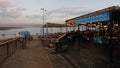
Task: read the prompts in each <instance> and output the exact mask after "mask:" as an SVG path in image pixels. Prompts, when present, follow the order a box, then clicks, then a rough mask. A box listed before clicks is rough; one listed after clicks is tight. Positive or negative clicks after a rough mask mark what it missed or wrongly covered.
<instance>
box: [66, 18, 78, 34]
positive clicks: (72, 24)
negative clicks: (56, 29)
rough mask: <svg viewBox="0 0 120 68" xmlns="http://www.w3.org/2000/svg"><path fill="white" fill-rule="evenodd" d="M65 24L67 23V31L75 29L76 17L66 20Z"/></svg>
mask: <svg viewBox="0 0 120 68" xmlns="http://www.w3.org/2000/svg"><path fill="white" fill-rule="evenodd" d="M65 24H66V32H67V31H68V29H70V31H71V30H75V27H76V24H75V18H73V19H69V20H66V21H65ZM71 28H72V29H71Z"/></svg>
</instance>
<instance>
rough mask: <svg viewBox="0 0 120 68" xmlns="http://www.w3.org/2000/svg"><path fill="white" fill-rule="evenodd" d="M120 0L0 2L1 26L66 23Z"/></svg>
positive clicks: (27, 0)
mask: <svg viewBox="0 0 120 68" xmlns="http://www.w3.org/2000/svg"><path fill="white" fill-rule="evenodd" d="M118 5H120V0H0V26H10V25H12V26H15V25H26V24H27V25H34V24H36V25H38V24H43V22H42V21H43V19H42V14H43V13H42V10H41V8H45V9H46V10H47V11H46V12H45V13H44V15H45V22H52V23H65V20H67V19H70V18H74V17H77V16H80V15H84V14H86V13H90V12H93V11H97V10H100V9H103V8H107V7H110V6H118Z"/></svg>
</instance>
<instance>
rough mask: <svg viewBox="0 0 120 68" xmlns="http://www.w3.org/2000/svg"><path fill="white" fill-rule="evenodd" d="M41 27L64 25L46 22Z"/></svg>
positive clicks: (62, 25)
mask: <svg viewBox="0 0 120 68" xmlns="http://www.w3.org/2000/svg"><path fill="white" fill-rule="evenodd" d="M43 27H65V25H64V24H57V23H50V22H47V23H46V24H45V25H43Z"/></svg>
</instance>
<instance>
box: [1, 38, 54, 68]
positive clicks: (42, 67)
mask: <svg viewBox="0 0 120 68" xmlns="http://www.w3.org/2000/svg"><path fill="white" fill-rule="evenodd" d="M1 68H53V64H52V62H51V61H50V58H49V57H48V54H47V52H46V51H45V49H44V47H42V44H41V42H40V40H38V39H36V38H34V40H32V41H30V42H29V43H28V44H27V48H26V49H24V50H23V49H21V50H17V52H16V53H15V54H14V55H12V56H11V57H9V58H8V59H7V60H6V61H5V62H3V64H2V67H1Z"/></svg>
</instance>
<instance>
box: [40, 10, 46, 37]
mask: <svg viewBox="0 0 120 68" xmlns="http://www.w3.org/2000/svg"><path fill="white" fill-rule="evenodd" d="M41 10H42V11H43V25H44V24H45V21H44V12H45V11H46V10H45V9H44V8H41ZM43 35H44V27H43Z"/></svg>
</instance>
